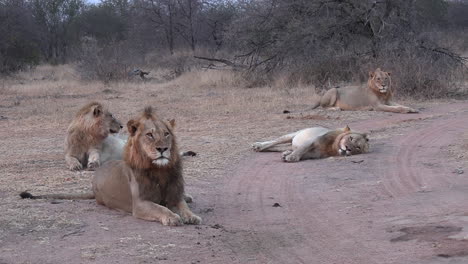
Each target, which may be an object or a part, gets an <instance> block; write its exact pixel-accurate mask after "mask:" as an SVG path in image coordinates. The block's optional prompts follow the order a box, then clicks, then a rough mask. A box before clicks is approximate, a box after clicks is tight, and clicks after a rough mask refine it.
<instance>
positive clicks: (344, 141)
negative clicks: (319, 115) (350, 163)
mask: <svg viewBox="0 0 468 264" xmlns="http://www.w3.org/2000/svg"><path fill="white" fill-rule="evenodd" d="M286 143H291V144H292V150H287V151H284V152H283V153H282V159H283V161H284V162H298V161H300V160H306V159H320V158H327V157H332V156H349V155H356V154H361V153H366V152H368V151H369V138H368V136H367V134H362V133H355V132H351V129H350V128H349V127H348V126H346V127H345V128H344V129H336V130H330V129H328V128H324V127H311V128H306V129H303V130H299V131H297V132H294V133H291V134H287V135H284V136H281V137H279V138H277V139H274V140H271V141H265V142H256V143H254V144H253V145H252V148H253V150H254V151H259V152H261V151H279V150H276V149H274V148H272V147H274V146H277V145H279V144H286Z"/></svg>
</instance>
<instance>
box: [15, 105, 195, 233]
mask: <svg viewBox="0 0 468 264" xmlns="http://www.w3.org/2000/svg"><path fill="white" fill-rule="evenodd" d="M174 125H175V122H174V120H171V121H169V122H166V121H164V120H163V119H161V118H159V117H158V116H157V115H156V114H155V113H154V112H153V110H152V108H151V107H147V108H145V111H144V112H143V114H142V115H141V116H139V117H138V118H136V119H133V120H130V121H128V123H127V128H128V131H129V133H130V136H129V138H128V142H127V143H126V145H125V149H124V160H113V161H109V162H106V163H104V164H103V166H101V167H100V168H99V169H97V170H96V173H95V176H94V178H93V192H92V193H87V194H47V195H40V196H34V195H32V194H30V193H27V192H23V193H21V194H20V196H21V197H22V198H31V199H93V198H95V199H96V202H97V203H99V204H102V205H105V206H107V207H109V208H114V209H120V210H123V211H126V212H130V213H132V214H133V216H135V217H137V218H140V219H144V220H149V221H159V222H161V223H162V224H164V225H181V224H184V223H185V224H200V223H201V218H200V217H198V216H196V215H195V214H193V213H192V212H191V211H190V209H189V208H188V206H187V204H186V201H185V200H184V178H183V176H182V163H181V157H180V153H179V151H178V148H177V142H176V137H175V134H174Z"/></svg>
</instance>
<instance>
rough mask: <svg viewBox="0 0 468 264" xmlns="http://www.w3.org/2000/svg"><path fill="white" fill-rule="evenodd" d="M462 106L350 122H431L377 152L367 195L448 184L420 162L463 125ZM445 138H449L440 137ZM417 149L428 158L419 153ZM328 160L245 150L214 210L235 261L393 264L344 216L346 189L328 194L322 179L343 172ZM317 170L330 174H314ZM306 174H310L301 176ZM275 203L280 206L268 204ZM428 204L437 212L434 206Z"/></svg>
mask: <svg viewBox="0 0 468 264" xmlns="http://www.w3.org/2000/svg"><path fill="white" fill-rule="evenodd" d="M467 109H468V104H467V103H463V104H456V105H441V106H438V107H435V108H434V109H429V110H428V111H427V113H424V114H416V115H390V116H389V118H388V119H386V120H378V121H375V120H366V121H362V122H358V123H355V124H354V125H353V124H351V125H352V126H353V127H356V128H357V129H358V130H361V131H364V130H370V129H385V128H387V127H392V126H395V125H398V124H399V123H402V122H407V121H413V120H414V121H418V120H423V119H426V118H434V119H435V121H434V123H433V124H431V125H430V126H427V125H426V127H424V128H422V129H418V130H416V131H412V132H410V133H408V134H407V135H406V136H397V137H396V140H395V141H393V142H392V147H394V149H393V150H391V151H388V152H383V153H381V156H382V157H379V160H377V162H376V163H375V164H373V166H374V167H373V168H371V171H373V172H375V173H376V175H377V177H378V179H380V180H381V181H382V183H383V184H382V185H383V188H376V190H371V191H369V192H380V193H377V194H380V195H382V193H383V194H386V195H387V197H388V195H391V197H394V198H395V197H401V196H405V195H408V194H411V193H414V192H417V191H421V190H422V187H425V188H428V187H429V188H432V187H435V186H440V185H444V184H447V181H446V180H444V179H443V178H441V177H439V178H437V177H435V175H429V176H427V174H424V172H423V171H422V170H421V164H422V163H423V162H424V161H425V157H426V156H427V155H435V154H437V152H438V151H439V149H440V147H441V146H442V145H444V144H447V142H449V141H450V140H451V137H453V136H454V135H455V134H456V133H457V131H459V130H460V129H468V117H464V115H465V116H466V110H467ZM449 111H451V112H452V113H449ZM455 111H460V113H459V114H457V113H453V112H455ZM435 114H440V115H442V116H443V117H442V118H441V117H437V116H435ZM444 116H445V117H444ZM423 125H424V124H423ZM448 130H450V131H449V132H448V133H447V131H448ZM444 137H447V139H446V140H441V138H444ZM420 146H422V147H423V148H424V151H425V154H427V155H423V156H422V155H420V148H421V147H420ZM330 162H331V161H327V160H321V161H313V162H312V161H309V162H302V163H296V164H285V163H282V162H281V161H280V160H279V154H278V153H261V154H251V155H249V157H247V158H246V159H245V161H243V162H242V163H241V168H242V169H241V170H239V171H237V172H236V173H234V175H231V177H230V178H229V180H227V181H226V183H225V185H224V188H223V191H222V192H223V193H225V195H223V197H222V199H221V200H220V201H219V206H218V208H217V210H216V212H217V216H216V220H217V221H219V222H220V223H223V225H224V226H225V228H226V230H227V231H228V232H230V233H231V235H230V237H229V241H228V242H227V244H228V245H229V247H231V248H233V254H234V255H235V258H236V260H237V262H239V263H245V262H247V261H248V262H253V263H391V262H388V260H385V257H384V258H382V257H383V256H382V255H385V254H387V251H388V248H385V245H386V244H382V245H380V246H379V247H377V248H374V247H373V244H372V243H373V242H372V240H370V239H369V234H366V233H363V232H361V231H362V229H363V223H362V219H354V218H353V217H354V216H353V215H355V214H356V212H354V213H353V214H350V215H349V216H347V214H345V213H343V210H344V209H346V208H345V207H344V206H343V204H342V203H343V202H346V198H347V197H346V196H347V195H349V194H352V193H343V194H340V193H334V192H333V188H335V186H334V185H333V184H328V185H327V184H325V183H324V182H325V181H327V179H328V178H327V177H331V176H333V177H337V178H340V176H342V175H339V172H335V173H334V172H333V166H336V169H339V166H340V164H338V166H337V165H331V164H330ZM389 164H390V165H389ZM319 172H322V173H324V174H330V175H331V176H330V175H328V176H326V175H325V176H324V175H320V176H317V175H316V174H314V173H317V174H319ZM304 175H306V176H307V175H312V176H311V177H313V178H314V179H313V180H310V179H308V180H305V178H307V177H306V176H304ZM315 177H317V178H315ZM358 191H361V190H358ZM274 202H278V203H279V204H280V206H281V208H273V207H272V204H273V203H274ZM233 203H234V204H236V203H237V204H238V205H233ZM432 206H433V207H434V208H433V209H434V210H437V208H435V206H437V205H432ZM356 210H357V209H356ZM359 210H363V209H359ZM234 248H235V251H234ZM358 253H359V254H358ZM400 254H403V253H400ZM387 255H388V254H387ZM390 255H391V254H390ZM394 255H395V254H393V255H392V256H393V257H395V256H394Z"/></svg>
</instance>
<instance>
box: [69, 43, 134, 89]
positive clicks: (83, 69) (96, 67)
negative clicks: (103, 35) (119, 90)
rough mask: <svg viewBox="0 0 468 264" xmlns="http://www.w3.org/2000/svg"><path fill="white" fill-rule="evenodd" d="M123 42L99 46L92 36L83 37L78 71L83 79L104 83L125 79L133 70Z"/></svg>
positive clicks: (129, 55)
mask: <svg viewBox="0 0 468 264" xmlns="http://www.w3.org/2000/svg"><path fill="white" fill-rule="evenodd" d="M127 51H128V49H126V47H125V44H124V43H123V42H120V43H116V44H113V45H108V46H106V47H99V45H98V43H97V41H96V40H95V39H94V38H83V40H82V47H81V56H80V60H79V61H78V67H77V68H78V72H79V73H80V75H81V77H82V78H83V79H85V80H100V81H103V82H105V83H107V82H111V81H121V80H127V79H128V78H130V77H131V74H130V72H131V71H132V70H133V68H132V67H131V66H132V64H131V63H130V61H132V60H133V58H130V57H131V54H128V53H127Z"/></svg>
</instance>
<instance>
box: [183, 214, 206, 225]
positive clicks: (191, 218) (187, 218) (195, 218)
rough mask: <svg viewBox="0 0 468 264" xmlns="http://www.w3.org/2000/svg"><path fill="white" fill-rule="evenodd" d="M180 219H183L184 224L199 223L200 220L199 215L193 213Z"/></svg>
mask: <svg viewBox="0 0 468 264" xmlns="http://www.w3.org/2000/svg"><path fill="white" fill-rule="evenodd" d="M182 220H183V221H184V224H189V225H199V224H201V222H202V219H201V217H199V216H197V215H194V214H191V215H188V216H185V217H182Z"/></svg>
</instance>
